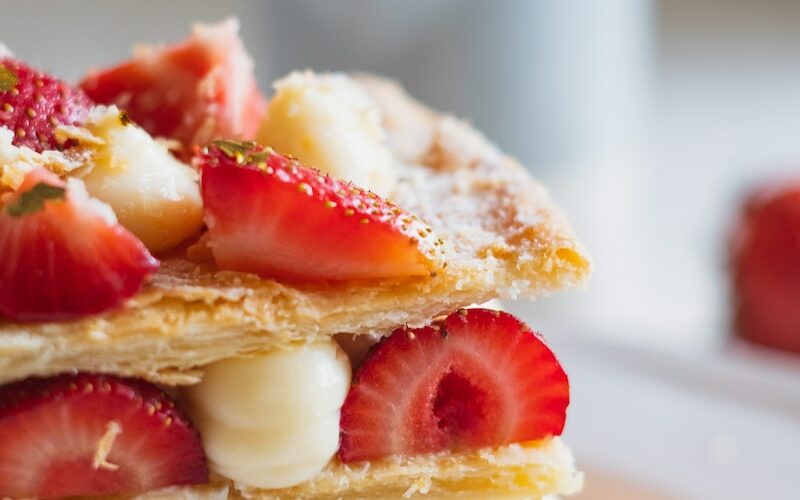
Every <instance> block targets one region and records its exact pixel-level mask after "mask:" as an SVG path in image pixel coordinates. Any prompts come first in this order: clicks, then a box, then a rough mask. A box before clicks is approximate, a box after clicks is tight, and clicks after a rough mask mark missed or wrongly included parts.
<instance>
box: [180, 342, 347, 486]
mask: <svg viewBox="0 0 800 500" xmlns="http://www.w3.org/2000/svg"><path fill="white" fill-rule="evenodd" d="M350 377H351V369H350V362H349V360H348V358H347V355H346V354H345V353H344V352H343V351H342V350H341V348H340V347H339V346H338V345H337V344H336V343H335V342H333V341H327V342H318V343H314V344H311V345H303V346H296V347H293V348H291V349H285V350H282V349H279V350H273V351H270V352H267V353H262V354H258V355H254V356H251V357H242V358H232V359H227V360H223V361H219V362H217V363H213V364H211V365H209V366H207V367H206V368H205V374H204V376H203V380H202V381H201V382H200V383H199V384H197V385H194V386H191V387H189V388H188V389H186V395H187V397H188V400H189V409H190V412H191V414H192V418H193V421H194V423H195V425H197V427H198V429H199V431H200V435H201V436H202V438H203V445H204V447H205V451H206V455H207V456H208V460H209V465H210V467H211V469H212V470H214V471H216V472H217V473H219V474H222V475H224V476H226V477H228V478H230V479H233V480H234V481H236V482H239V483H241V484H244V485H247V486H253V487H258V488H285V487H289V486H293V485H295V484H298V483H301V482H303V481H306V480H308V479H311V478H312V477H314V476H315V475H316V474H318V473H319V472H320V471H321V470H322V469H323V468H324V467H325V466H326V465H327V464H328V462H329V461H330V460H331V458H332V457H333V456H334V455H335V454H336V451H337V449H338V448H339V413H340V409H341V407H342V404H343V403H344V399H345V396H346V395H347V391H348V390H349V389H350Z"/></svg>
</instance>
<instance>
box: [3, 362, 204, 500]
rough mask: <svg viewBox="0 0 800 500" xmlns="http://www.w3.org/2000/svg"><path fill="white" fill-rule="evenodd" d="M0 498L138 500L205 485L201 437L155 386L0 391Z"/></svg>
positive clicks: (68, 384) (109, 381)
mask: <svg viewBox="0 0 800 500" xmlns="http://www.w3.org/2000/svg"><path fill="white" fill-rule="evenodd" d="M0 443H2V446H0V497H15V498H34V497H35V498H59V497H66V496H81V497H86V496H97V495H114V494H126V493H141V492H145V491H149V490H153V489H157V488H161V487H165V486H170V485H181V484H198V483H205V482H207V481H208V468H207V466H206V462H205V455H204V453H203V448H202V444H201V441H200V437H199V435H198V433H197V431H196V430H195V428H194V427H193V426H192V424H191V422H190V421H189V419H188V418H187V417H186V416H185V415H184V414H183V413H182V412H181V411H180V410H178V409H177V408H176V407H175V405H174V403H173V402H172V400H171V399H170V398H169V397H168V396H167V395H166V394H164V392H163V391H161V390H160V389H159V388H157V387H156V386H154V385H152V384H149V383H146V382H142V381H138V380H131V379H122V378H118V377H113V376H106V375H92V374H77V375H62V376H58V377H54V378H49V379H40V378H32V379H27V380H25V381H22V382H17V383H13V384H9V385H6V386H3V387H0Z"/></svg>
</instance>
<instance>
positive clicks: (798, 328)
mask: <svg viewBox="0 0 800 500" xmlns="http://www.w3.org/2000/svg"><path fill="white" fill-rule="evenodd" d="M731 257H732V258H731V260H732V262H731V264H732V272H733V280H734V300H735V305H736V311H737V312H736V326H737V331H738V333H739V335H741V336H742V337H744V338H746V339H748V340H751V341H753V342H758V343H761V344H765V345H768V346H772V347H777V348H780V349H787V350H791V351H795V352H798V353H800V307H798V306H799V305H800V185H786V186H782V187H780V188H778V189H775V188H770V189H765V190H761V191H759V192H757V193H756V194H755V195H754V196H752V197H751V198H750V199H749V201H748V203H747V205H746V207H745V209H744V211H743V214H742V217H741V221H740V222H739V225H738V227H737V228H736V231H735V233H734V238H733V242H732V247H731Z"/></svg>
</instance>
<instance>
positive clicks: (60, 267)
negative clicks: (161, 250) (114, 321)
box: [0, 169, 158, 321]
mask: <svg viewBox="0 0 800 500" xmlns="http://www.w3.org/2000/svg"><path fill="white" fill-rule="evenodd" d="M0 255H2V256H3V259H2V263H0V315H2V316H5V317H7V318H10V319H14V320H18V321H57V320H65V319H71V318H75V317H79V316H84V315H88V314H95V313H99V312H102V311H105V310H107V309H111V308H113V307H115V306H118V305H119V304H121V303H122V301H123V300H125V299H127V298H128V297H130V296H132V295H133V294H135V293H136V292H137V291H138V290H139V288H140V287H141V285H142V282H143V281H144V279H145V277H146V276H147V275H148V274H149V273H151V272H153V271H155V270H156V269H157V268H158V261H157V260H155V259H154V258H153V257H152V256H151V255H150V253H149V252H148V251H147V249H146V248H145V247H144V245H143V244H142V243H141V242H140V241H139V240H138V239H136V237H135V236H133V235H132V234H131V233H129V232H128V231H127V230H126V229H125V228H123V227H122V226H120V225H119V224H117V222H116V218H115V217H114V213H113V212H112V211H111V209H110V208H109V207H108V206H107V205H105V204H103V203H101V202H100V201H97V200H95V199H92V198H89V196H88V195H87V194H86V190H85V189H84V187H83V184H82V183H80V181H77V180H70V181H69V183H64V182H63V181H61V180H60V179H59V178H58V177H56V176H55V175H54V174H52V173H50V172H48V171H46V170H44V169H38V170H34V171H32V172H31V173H29V174H28V175H27V176H26V177H25V179H24V180H23V182H22V184H21V185H20V187H19V189H18V190H17V191H16V192H15V193H13V194H11V195H10V196H8V197H7V198H6V200H5V205H4V206H3V207H2V208H0Z"/></svg>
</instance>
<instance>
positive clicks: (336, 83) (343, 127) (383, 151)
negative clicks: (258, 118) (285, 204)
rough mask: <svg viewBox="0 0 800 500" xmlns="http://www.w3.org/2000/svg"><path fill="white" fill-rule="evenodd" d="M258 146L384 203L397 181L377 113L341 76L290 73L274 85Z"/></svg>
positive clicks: (364, 94)
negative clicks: (307, 166)
mask: <svg viewBox="0 0 800 500" xmlns="http://www.w3.org/2000/svg"><path fill="white" fill-rule="evenodd" d="M258 141H259V142H261V143H262V144H264V145H266V146H271V147H273V148H274V149H275V150H276V151H278V152H279V153H283V154H288V155H291V156H294V157H295V158H297V159H298V160H300V161H301V162H303V163H305V164H307V165H309V166H312V167H315V168H318V169H319V170H321V171H323V172H325V173H327V174H330V175H332V176H333V177H336V178H339V179H344V180H348V181H351V182H353V183H355V184H356V185H358V186H360V187H362V188H366V189H369V190H370V191H372V192H374V193H376V194H378V195H380V196H383V197H386V196H388V195H389V194H390V193H391V190H392V188H393V186H394V183H395V181H396V178H397V174H396V172H395V170H396V167H395V165H394V161H395V160H394V158H393V157H392V155H391V153H390V152H389V150H388V148H387V146H386V142H385V131H384V129H383V125H382V123H381V115H380V111H379V110H378V108H377V106H376V105H375V103H374V102H373V101H372V99H371V98H370V96H369V95H368V94H367V92H366V91H365V90H364V89H363V88H362V87H361V86H360V85H359V84H358V83H356V82H355V81H354V80H352V79H351V78H350V77H349V76H347V75H345V74H341V73H330V74H315V73H313V72H311V71H303V72H294V73H291V74H290V75H289V76H287V77H285V78H283V79H282V80H279V81H278V82H277V83H275V96H274V97H273V98H272V100H270V102H269V105H268V106H267V114H266V117H265V118H264V122H263V123H262V125H261V130H260V131H259V134H258Z"/></svg>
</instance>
